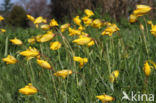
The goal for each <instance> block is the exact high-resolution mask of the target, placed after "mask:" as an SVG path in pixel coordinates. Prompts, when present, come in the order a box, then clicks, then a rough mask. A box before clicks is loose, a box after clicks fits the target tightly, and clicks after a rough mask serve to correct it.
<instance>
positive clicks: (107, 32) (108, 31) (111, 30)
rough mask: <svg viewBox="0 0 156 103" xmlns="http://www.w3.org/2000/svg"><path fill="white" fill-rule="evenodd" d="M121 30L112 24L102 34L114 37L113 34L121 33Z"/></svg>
mask: <svg viewBox="0 0 156 103" xmlns="http://www.w3.org/2000/svg"><path fill="white" fill-rule="evenodd" d="M119 30H120V29H119V28H118V27H117V25H116V24H112V25H110V26H108V27H107V28H106V29H105V30H104V31H103V32H102V33H101V34H102V35H109V36H112V34H113V33H114V32H116V31H119Z"/></svg>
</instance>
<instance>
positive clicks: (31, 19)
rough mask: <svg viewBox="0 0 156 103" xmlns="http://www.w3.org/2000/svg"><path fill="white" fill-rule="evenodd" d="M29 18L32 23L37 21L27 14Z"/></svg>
mask: <svg viewBox="0 0 156 103" xmlns="http://www.w3.org/2000/svg"><path fill="white" fill-rule="evenodd" d="M27 18H28V19H29V20H30V21H32V22H34V21H35V18H34V17H33V16H31V15H29V14H27Z"/></svg>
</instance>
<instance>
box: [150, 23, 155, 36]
mask: <svg viewBox="0 0 156 103" xmlns="http://www.w3.org/2000/svg"><path fill="white" fill-rule="evenodd" d="M150 31H151V34H153V35H154V36H155V37H156V25H153V24H152V28H151V30H150Z"/></svg>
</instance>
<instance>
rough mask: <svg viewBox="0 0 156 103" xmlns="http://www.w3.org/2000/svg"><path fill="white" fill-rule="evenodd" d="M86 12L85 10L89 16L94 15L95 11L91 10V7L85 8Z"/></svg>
mask: <svg viewBox="0 0 156 103" xmlns="http://www.w3.org/2000/svg"><path fill="white" fill-rule="evenodd" d="M84 12H85V14H86V15H87V16H88V17H90V16H93V15H94V13H93V11H91V10H89V9H85V10H84Z"/></svg>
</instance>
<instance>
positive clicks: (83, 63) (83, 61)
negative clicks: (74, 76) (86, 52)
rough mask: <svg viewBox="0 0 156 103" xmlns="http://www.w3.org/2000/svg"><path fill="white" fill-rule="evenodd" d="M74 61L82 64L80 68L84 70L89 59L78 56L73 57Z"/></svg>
mask: <svg viewBox="0 0 156 103" xmlns="http://www.w3.org/2000/svg"><path fill="white" fill-rule="evenodd" d="M73 60H74V61H76V62H79V63H80V68H82V67H83V66H84V65H85V64H86V63H87V62H88V59H87V58H81V57H76V56H74V57H73Z"/></svg>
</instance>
